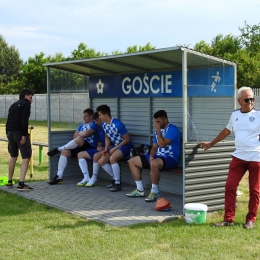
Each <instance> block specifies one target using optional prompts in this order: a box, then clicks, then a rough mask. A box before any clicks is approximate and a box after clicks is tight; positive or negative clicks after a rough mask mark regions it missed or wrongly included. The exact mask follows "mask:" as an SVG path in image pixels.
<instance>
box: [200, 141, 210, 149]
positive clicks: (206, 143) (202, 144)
mask: <svg viewBox="0 0 260 260" xmlns="http://www.w3.org/2000/svg"><path fill="white" fill-rule="evenodd" d="M199 145H200V147H201V148H202V149H204V150H208V149H210V148H211V147H212V146H213V145H212V144H211V142H201V143H199Z"/></svg>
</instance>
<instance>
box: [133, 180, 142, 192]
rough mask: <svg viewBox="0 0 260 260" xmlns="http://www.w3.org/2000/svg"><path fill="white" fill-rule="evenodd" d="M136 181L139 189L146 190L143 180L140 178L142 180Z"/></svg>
mask: <svg viewBox="0 0 260 260" xmlns="http://www.w3.org/2000/svg"><path fill="white" fill-rule="evenodd" d="M135 183H136V188H137V189H138V190H139V191H144V186H143V181H142V180H140V181H135Z"/></svg>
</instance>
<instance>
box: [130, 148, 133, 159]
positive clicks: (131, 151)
mask: <svg viewBox="0 0 260 260" xmlns="http://www.w3.org/2000/svg"><path fill="white" fill-rule="evenodd" d="M130 157H131V158H132V157H133V149H131V150H130Z"/></svg>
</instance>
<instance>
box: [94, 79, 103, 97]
mask: <svg viewBox="0 0 260 260" xmlns="http://www.w3.org/2000/svg"><path fill="white" fill-rule="evenodd" d="M96 88H97V93H98V94H103V88H104V83H103V82H102V81H101V79H99V81H98V83H97V84H96Z"/></svg>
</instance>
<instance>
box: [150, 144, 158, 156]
mask: <svg viewBox="0 0 260 260" xmlns="http://www.w3.org/2000/svg"><path fill="white" fill-rule="evenodd" d="M157 149H158V144H157V143H153V145H152V148H151V150H150V156H152V157H154V155H155V154H156V152H157Z"/></svg>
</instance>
